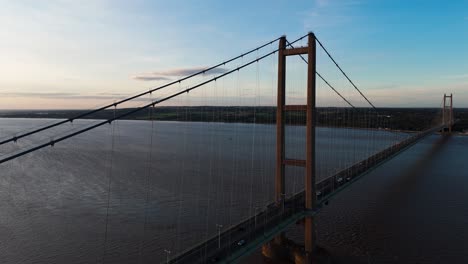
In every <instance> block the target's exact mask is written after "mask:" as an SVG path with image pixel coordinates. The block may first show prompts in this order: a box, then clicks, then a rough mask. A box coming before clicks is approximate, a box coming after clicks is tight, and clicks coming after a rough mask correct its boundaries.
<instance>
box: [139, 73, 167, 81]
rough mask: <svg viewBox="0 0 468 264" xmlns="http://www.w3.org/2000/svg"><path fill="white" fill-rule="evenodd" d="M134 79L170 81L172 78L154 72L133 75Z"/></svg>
mask: <svg viewBox="0 0 468 264" xmlns="http://www.w3.org/2000/svg"><path fill="white" fill-rule="evenodd" d="M132 79H133V80H137V81H170V80H171V79H170V78H167V77H164V76H157V75H154V74H152V73H150V74H141V75H136V76H133V77H132Z"/></svg>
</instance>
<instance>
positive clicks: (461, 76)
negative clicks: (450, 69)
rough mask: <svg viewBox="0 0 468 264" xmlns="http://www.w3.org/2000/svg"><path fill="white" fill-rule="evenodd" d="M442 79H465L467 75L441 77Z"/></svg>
mask: <svg viewBox="0 0 468 264" xmlns="http://www.w3.org/2000/svg"><path fill="white" fill-rule="evenodd" d="M443 78H444V79H467V78H468V73H463V74H452V75H446V76H443Z"/></svg>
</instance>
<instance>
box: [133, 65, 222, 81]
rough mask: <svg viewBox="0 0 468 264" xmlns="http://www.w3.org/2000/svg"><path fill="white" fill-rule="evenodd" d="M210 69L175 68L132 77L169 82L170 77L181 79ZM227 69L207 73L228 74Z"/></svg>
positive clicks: (141, 79) (140, 79)
mask: <svg viewBox="0 0 468 264" xmlns="http://www.w3.org/2000/svg"><path fill="white" fill-rule="evenodd" d="M208 68H209V67H190V68H175V69H170V70H166V71H154V72H151V73H143V74H139V75H135V76H133V77H132V79H134V80H138V81H169V80H171V78H169V77H181V76H188V75H192V74H195V73H197V72H202V71H205V70H207V69H208ZM227 71H228V70H227V69H225V68H214V69H211V70H209V71H206V73H208V74H222V73H225V72H227Z"/></svg>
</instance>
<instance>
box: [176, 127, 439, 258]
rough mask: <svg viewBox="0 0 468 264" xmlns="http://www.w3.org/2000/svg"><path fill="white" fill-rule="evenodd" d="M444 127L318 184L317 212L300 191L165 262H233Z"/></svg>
mask: <svg viewBox="0 0 468 264" xmlns="http://www.w3.org/2000/svg"><path fill="white" fill-rule="evenodd" d="M445 127H446V126H445V125H441V126H438V127H435V128H432V129H428V130H426V131H423V132H419V133H415V134H414V135H413V136H411V137H409V138H407V139H405V140H403V141H401V142H399V143H397V144H395V145H392V146H390V147H388V148H386V149H384V150H382V151H380V152H378V153H376V154H374V155H372V156H370V157H369V158H367V159H365V160H362V161H360V162H358V163H356V164H354V165H352V166H351V167H349V168H347V169H344V170H342V171H340V172H338V173H337V174H335V175H333V176H331V177H329V178H327V179H324V180H322V181H320V182H318V183H317V198H318V199H317V209H316V210H314V211H310V212H307V211H305V210H304V206H305V203H304V201H305V198H304V195H305V193H304V191H301V192H299V193H297V194H295V195H293V196H291V197H290V198H287V199H285V200H284V201H283V202H280V203H271V204H269V205H267V206H266V207H265V210H263V211H260V212H259V213H257V214H256V215H254V216H252V217H250V218H248V219H246V220H244V221H242V222H240V223H239V224H237V225H235V226H231V227H230V228H229V229H226V230H224V231H223V232H221V233H220V234H219V235H218V234H216V235H214V236H212V237H211V238H209V239H207V240H205V241H203V242H201V243H199V244H197V245H195V246H194V247H192V248H190V249H188V250H186V251H184V252H182V253H181V254H179V255H178V256H176V257H174V258H172V259H170V260H169V263H230V262H235V261H237V260H239V259H240V258H241V257H243V256H246V255H248V254H250V253H252V252H253V251H255V250H256V249H257V248H259V247H260V246H261V245H263V244H265V243H267V242H268V241H270V240H272V239H273V238H274V237H275V236H277V235H278V234H280V233H281V232H283V231H284V230H285V229H286V228H287V227H288V226H289V225H291V224H293V223H296V222H298V221H299V220H301V219H302V218H304V216H306V215H312V216H313V215H315V214H316V213H317V212H318V211H319V210H320V208H322V206H323V204H324V203H327V202H328V200H329V199H330V198H331V197H332V196H334V195H336V194H337V193H339V192H340V191H341V190H343V189H344V188H346V187H347V186H349V185H351V184H352V183H353V182H354V181H356V180H358V179H359V178H360V177H362V176H363V175H365V174H366V173H367V172H369V171H371V170H372V169H374V168H376V167H378V166H379V165H380V164H382V163H383V162H385V161H387V160H389V159H390V158H392V157H394V156H396V155H397V154H398V153H399V152H401V151H403V150H405V149H406V148H408V147H410V146H411V145H413V144H415V143H416V142H418V141H419V140H421V139H422V138H424V137H426V136H428V135H430V134H432V133H434V132H437V131H440V130H442V129H444V128H445Z"/></svg>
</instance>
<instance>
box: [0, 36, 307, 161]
mask: <svg viewBox="0 0 468 264" xmlns="http://www.w3.org/2000/svg"><path fill="white" fill-rule="evenodd" d="M306 36H307V35H305V36H303V37H301V38H299V39H303V38H305V37H306ZM296 41H297V40H296ZM296 41H295V42H296ZM277 51H279V48H278V49H275V50H273V51H271V52H269V53H267V54H265V55H263V56H261V57H258V58H257V59H254V60H251V61H249V62H248V63H245V64H243V65H241V66H239V67H237V68H235V69H232V70H230V71H227V72H225V73H223V74H220V75H218V76H216V77H214V78H211V79H209V80H206V81H204V82H202V83H199V84H197V85H195V86H192V87H190V88H187V89H185V90H182V91H180V92H177V93H174V94H172V95H169V96H166V97H163V98H162V99H159V100H156V101H153V102H151V103H149V104H146V105H143V106H141V107H138V108H135V109H133V110H130V111H128V112H126V113H123V114H120V115H118V116H115V117H113V118H110V119H108V120H104V121H102V122H99V123H96V124H94V125H92V126H89V127H86V128H83V129H80V130H78V131H75V132H73V133H70V134H68V135H65V136H62V137H59V138H57V139H55V140H51V141H50V142H48V143H43V144H41V145H38V146H35V147H32V148H30V149H27V150H24V151H21V152H19V153H16V154H13V155H11V156H8V157H5V158H2V159H0V164H2V163H4V162H7V161H9V160H12V159H15V158H18V157H21V156H23V155H26V154H28V153H31V152H34V151H36V150H39V149H42V148H45V147H47V146H54V145H55V144H56V143H59V142H61V141H64V140H66V139H69V138H72V137H74V136H77V135H80V134H82V133H85V132H87V131H90V130H92V129H95V128H97V127H100V126H103V125H105V124H110V123H112V122H113V121H115V120H118V119H122V118H124V117H127V116H129V115H131V114H134V113H137V112H139V111H141V110H144V109H146V108H148V107H152V106H155V105H157V104H160V103H162V102H165V101H167V100H169V99H172V98H174V97H177V96H179V95H181V94H184V93H188V92H190V91H192V90H194V89H196V88H198V87H200V86H203V85H205V84H208V83H211V82H213V81H216V80H218V79H221V78H223V77H225V76H227V75H229V74H232V73H233V72H236V71H239V70H241V69H243V68H245V67H247V66H249V65H251V64H253V63H256V62H258V61H260V60H263V59H265V58H267V57H269V56H271V55H273V54H275V53H276V52H277ZM146 93H148V92H146ZM112 106H113V105H112Z"/></svg>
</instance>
